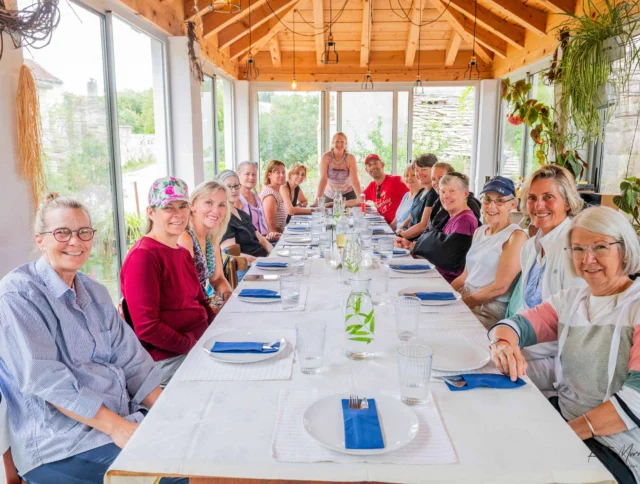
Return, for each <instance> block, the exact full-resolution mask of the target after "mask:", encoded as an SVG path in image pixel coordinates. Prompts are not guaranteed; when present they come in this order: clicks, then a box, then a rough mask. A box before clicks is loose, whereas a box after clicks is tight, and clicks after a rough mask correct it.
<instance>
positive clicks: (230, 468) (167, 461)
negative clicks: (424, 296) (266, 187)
mask: <svg viewBox="0 0 640 484" xmlns="http://www.w3.org/2000/svg"><path fill="white" fill-rule="evenodd" d="M312 263H313V264H314V270H313V271H312V273H313V276H311V277H312V278H310V277H309V276H307V277H305V281H307V283H309V284H310V291H309V295H308V298H307V303H306V306H305V311H304V312H297V313H263V314H258V313H251V314H241V313H230V312H228V311H225V310H224V309H223V310H222V312H221V313H220V315H219V316H218V317H217V318H216V320H215V321H214V323H213V325H214V326H215V330H216V331H217V330H223V329H231V328H233V329H240V328H247V329H252V328H257V327H259V328H270V329H278V330H292V329H293V328H294V327H295V325H296V323H298V322H300V321H311V320H317V321H322V322H325V323H326V324H327V328H328V329H327V338H326V339H327V342H326V351H325V368H326V370H325V371H324V372H323V373H321V374H319V375H305V374H302V373H301V372H300V370H299V367H298V364H297V362H294V366H293V373H292V375H291V379H290V380H275V381H219V380H213V379H211V380H209V381H197V382H194V381H180V379H179V378H175V379H174V380H173V381H172V382H171V383H170V384H169V386H168V387H167V388H166V390H165V391H164V392H163V395H162V396H161V397H160V399H159V400H158V402H157V403H156V405H155V406H154V408H153V409H152V410H151V412H150V413H149V415H148V416H147V417H146V418H145V420H144V421H143V422H142V424H141V425H140V427H139V429H138V430H137V431H136V433H135V434H134V435H133V437H132V438H131V440H130V441H129V443H128V444H127V446H126V448H125V449H124V450H123V452H122V453H121V454H120V455H119V456H118V458H117V459H116V461H115V462H114V463H113V464H112V466H111V468H110V471H109V472H110V473H111V472H117V473H129V474H132V475H141V474H142V475H161V474H162V475H174V476H217V477H227V478H243V479H283V480H296V479H298V480H324V481H379V482H402V483H418V482H464V483H483V482H486V483H509V484H512V483H541V482H562V483H567V484H569V483H585V482H588V483H593V482H614V481H613V479H612V477H611V475H610V474H609V473H608V472H607V471H606V469H605V468H604V467H603V466H602V464H600V462H599V461H598V460H597V459H594V458H591V459H590V458H589V454H590V452H589V450H588V449H587V447H586V446H584V444H583V443H582V442H581V441H580V440H579V439H578V437H577V436H576V435H575V434H574V432H573V431H572V430H571V428H570V427H569V426H568V425H567V424H566V423H565V422H564V420H563V419H562V418H561V416H560V415H559V414H558V413H557V412H556V411H555V410H554V409H553V407H552V406H551V405H549V403H548V402H547V400H546V399H545V398H544V396H543V395H542V394H541V393H540V392H539V391H538V390H537V389H536V388H535V387H534V386H533V385H532V384H527V385H525V386H524V387H522V388H519V389H516V390H508V391H506V390H492V389H477V390H472V391H467V392H451V391H449V390H448V389H447V387H446V386H445V385H444V383H435V382H434V383H432V384H431V391H432V393H433V395H434V398H435V400H436V402H437V405H438V408H439V410H440V415H441V417H442V421H443V423H444V427H445V429H446V432H447V433H448V435H449V438H450V440H451V442H452V444H453V447H454V449H455V453H456V455H457V458H458V463H455V464H446V465H445V464H438V465H410V466H409V465H392V464H377V463H353V464H344V463H341V464H338V463H283V462H278V461H276V460H275V459H274V458H273V456H272V449H271V444H272V439H273V435H274V429H275V426H276V421H277V416H278V400H279V395H280V392H281V391H283V390H285V391H287V390H296V389H303V388H310V389H313V390H315V391H318V392H335V393H338V392H355V393H358V392H359V393H365V392H366V391H370V390H375V391H377V392H381V393H385V394H389V395H395V396H397V395H399V390H400V389H399V384H398V368H397V362H396V350H397V348H398V345H399V344H400V343H399V341H398V340H397V338H396V335H395V323H394V319H393V315H392V313H391V310H390V308H389V307H388V306H376V340H375V342H374V343H373V348H374V350H375V357H374V358H373V359H371V360H369V361H351V360H348V359H347V358H345V357H344V339H343V338H344V331H343V322H342V321H343V317H342V307H341V301H342V299H343V298H342V297H341V292H343V291H345V290H348V286H345V285H342V284H338V283H337V276H336V274H335V273H332V272H330V271H329V270H328V269H326V270H324V269H322V267H323V266H324V262H323V261H322V260H313V261H312ZM316 265H317V266H316ZM316 269H317V270H316ZM422 283H427V284H428V285H429V287H430V288H432V289H433V290H448V289H449V286H448V285H447V283H446V282H445V281H444V280H443V279H434V278H428V279H426V278H425V279H421V278H416V280H415V281H408V280H406V279H390V280H389V293H390V294H395V293H397V291H398V290H399V289H401V288H402V287H406V286H407V285H409V284H410V285H416V284H422ZM243 284H244V283H243ZM247 284H248V283H247ZM447 331H453V332H457V331H464V332H466V333H470V334H472V336H470V337H472V338H477V340H478V341H480V340H481V339H482V338H486V336H485V334H486V331H485V329H484V328H483V327H482V326H481V325H480V323H479V322H478V321H477V320H476V319H475V317H474V316H473V315H472V314H471V312H470V311H465V312H463V313H458V314H438V313H430V314H421V315H420V335H419V337H420V338H423V339H428V337H429V335H432V334H442V333H443V332H447ZM206 337H207V336H206V335H205V336H204V337H203V338H206ZM199 344H200V343H199ZM193 351H196V352H197V351H201V349H200V348H199V347H196V348H195V349H194V350H193ZM204 356H206V355H204ZM189 358H191V356H190V357H189ZM180 371H188V368H187V369H182V370H180ZM109 478H110V477H109V474H108V475H107V478H106V482H109ZM115 482H116V481H115V480H114V483H115Z"/></svg>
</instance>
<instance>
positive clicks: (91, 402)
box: [0, 193, 161, 484]
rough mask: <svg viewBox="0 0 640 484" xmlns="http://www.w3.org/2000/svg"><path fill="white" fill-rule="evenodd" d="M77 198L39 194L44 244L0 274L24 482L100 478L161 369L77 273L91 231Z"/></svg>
mask: <svg viewBox="0 0 640 484" xmlns="http://www.w3.org/2000/svg"><path fill="white" fill-rule="evenodd" d="M95 232H96V231H95V230H94V229H93V228H92V227H91V217H90V214H89V211H88V210H87V208H86V207H85V206H84V205H83V204H82V203H80V202H78V201H77V200H74V199H72V198H69V197H59V196H58V194H56V193H49V194H47V195H45V196H44V199H43V202H42V204H41V205H40V207H39V209H38V212H37V214H36V222H35V240H36V243H37V244H38V248H39V249H40V252H41V253H42V256H41V257H40V259H39V260H38V261H36V262H30V263H28V264H24V265H22V266H20V267H18V268H17V269H15V270H13V271H12V272H10V273H9V274H7V275H6V276H5V277H4V278H3V279H2V280H0V334H2V337H0V391H1V392H2V395H3V397H6V402H7V404H8V410H9V417H10V418H9V419H8V422H9V427H10V430H11V447H12V449H11V450H12V455H13V459H14V461H15V464H16V467H17V469H18V471H19V473H20V475H21V476H22V477H23V478H24V479H26V480H27V481H28V482H29V483H31V484H50V483H53V482H60V483H62V482H65V483H66V482H78V480H77V478H78V476H83V479H82V482H86V483H96V484H97V483H102V481H103V479H104V475H105V473H106V471H107V468H108V467H109V465H110V464H111V463H112V462H113V461H114V460H115V458H116V457H117V455H118V453H119V452H120V449H121V448H122V447H124V446H125V445H126V443H127V442H128V441H129V439H130V438H131V436H132V435H133V433H134V432H135V431H136V429H137V427H138V423H139V422H140V421H141V420H142V418H143V415H142V413H140V412H139V411H138V408H139V406H140V405H144V406H146V407H147V408H150V407H153V405H154V404H155V402H156V400H157V398H158V396H159V395H160V393H161V390H160V387H159V386H158V385H159V383H160V376H161V375H160V371H159V370H158V369H156V368H154V364H153V360H152V359H151V357H150V356H149V354H148V353H147V352H146V351H145V350H144V349H143V348H142V346H141V345H140V342H139V341H138V340H137V338H136V337H135V335H134V334H133V332H132V331H131V329H130V328H129V327H128V326H127V325H126V324H125V323H124V321H122V319H120V317H119V316H118V312H117V310H116V308H115V306H114V304H113V301H112V300H111V297H110V295H109V292H108V291H107V288H106V287H104V286H103V285H101V284H99V283H97V282H96V281H94V280H92V279H91V278H89V277H87V276H86V275H84V274H83V273H82V272H80V268H81V267H82V266H83V265H84V264H85V263H86V262H87V261H88V259H89V255H90V254H91V248H92V244H93V239H94V235H95Z"/></svg>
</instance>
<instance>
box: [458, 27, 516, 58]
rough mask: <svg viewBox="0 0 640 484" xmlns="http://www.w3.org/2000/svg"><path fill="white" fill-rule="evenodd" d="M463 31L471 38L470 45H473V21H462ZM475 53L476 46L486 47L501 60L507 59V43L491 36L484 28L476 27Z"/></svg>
mask: <svg viewBox="0 0 640 484" xmlns="http://www.w3.org/2000/svg"><path fill="white" fill-rule="evenodd" d="M463 26H464V30H465V31H466V32H467V33H468V34H469V35H470V36H471V44H473V30H474V29H473V20H471V19H468V18H465V19H464V20H463ZM475 34H476V53H477V52H478V44H480V45H481V46H483V47H486V48H487V49H489V50H490V51H492V52H494V53H495V54H496V55H497V56H499V57H501V58H503V59H504V58H506V57H507V43H506V42H505V41H504V40H502V39H501V38H499V37H497V36H495V35H493V34H492V33H491V32H489V31H488V30H487V29H485V28H484V27H481V26H480V25H477V26H476V29H475Z"/></svg>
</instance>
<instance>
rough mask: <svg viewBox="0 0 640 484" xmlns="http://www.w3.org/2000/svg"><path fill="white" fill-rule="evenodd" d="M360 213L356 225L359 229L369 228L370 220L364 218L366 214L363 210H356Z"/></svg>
mask: <svg viewBox="0 0 640 484" xmlns="http://www.w3.org/2000/svg"><path fill="white" fill-rule="evenodd" d="M356 213H359V214H360V217H359V218H356V227H357V228H359V229H365V230H366V229H368V228H369V221H368V220H367V219H366V218H364V215H363V214H362V212H356Z"/></svg>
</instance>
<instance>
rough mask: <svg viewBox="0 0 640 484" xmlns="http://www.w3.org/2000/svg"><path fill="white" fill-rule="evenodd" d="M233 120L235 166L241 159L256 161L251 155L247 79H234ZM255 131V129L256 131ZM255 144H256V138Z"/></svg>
mask: <svg viewBox="0 0 640 484" xmlns="http://www.w3.org/2000/svg"><path fill="white" fill-rule="evenodd" d="M233 91H234V104H235V113H234V122H235V131H236V132H235V135H236V138H235V149H236V166H237V165H238V163H241V162H243V161H247V160H251V161H256V162H257V161H258V159H257V158H255V159H254V158H252V157H251V131H252V130H251V115H250V113H251V111H250V102H249V96H250V92H251V91H250V90H249V81H234V82H233ZM256 132H257V131H256ZM255 141H256V146H257V141H258V140H257V139H256V140H255Z"/></svg>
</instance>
